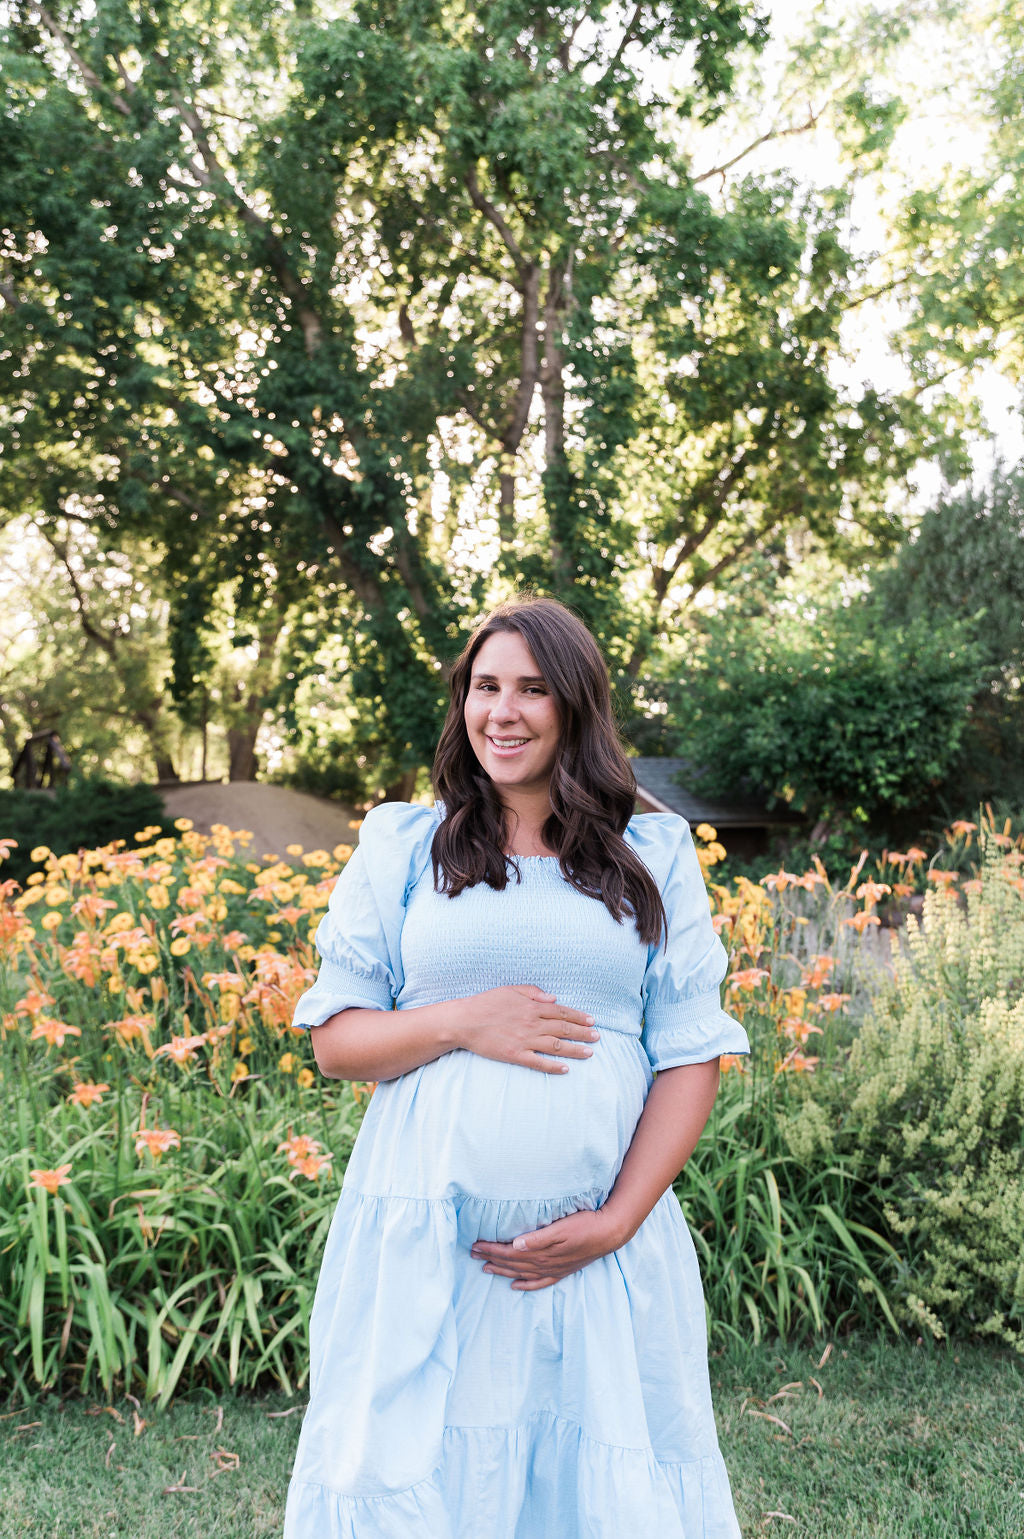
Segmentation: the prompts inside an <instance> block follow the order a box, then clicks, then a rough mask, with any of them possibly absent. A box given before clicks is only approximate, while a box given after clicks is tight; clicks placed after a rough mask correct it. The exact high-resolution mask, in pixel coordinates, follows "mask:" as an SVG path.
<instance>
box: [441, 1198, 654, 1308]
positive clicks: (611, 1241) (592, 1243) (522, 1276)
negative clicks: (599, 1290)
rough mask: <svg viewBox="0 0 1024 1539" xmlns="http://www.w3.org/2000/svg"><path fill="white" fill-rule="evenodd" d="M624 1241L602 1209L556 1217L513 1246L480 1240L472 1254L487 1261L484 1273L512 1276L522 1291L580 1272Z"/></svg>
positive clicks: (519, 1237) (513, 1284)
mask: <svg viewBox="0 0 1024 1539" xmlns="http://www.w3.org/2000/svg"><path fill="white" fill-rule="evenodd" d="M622 1243H623V1240H622V1236H621V1235H620V1234H619V1233H618V1232H617V1230H616V1229H614V1228H613V1225H612V1223H611V1220H610V1219H609V1218H608V1217H607V1216H606V1215H605V1214H604V1213H603V1212H602V1210H601V1209H600V1208H599V1209H598V1210H597V1212H596V1213H595V1212H590V1211H581V1212H579V1213H570V1214H568V1215H567V1217H565V1218H557V1219H556V1220H555V1222H554V1223H553V1224H546V1225H545V1226H544V1228H543V1229H534V1230H531V1231H530V1232H529V1233H528V1234H521V1235H518V1236H517V1237H516V1239H514V1240H513V1241H512V1243H511V1244H510V1245H502V1244H499V1243H498V1242H497V1241H495V1240H477V1242H476V1244H475V1245H474V1246H473V1248H472V1251H471V1255H472V1256H473V1257H474V1258H475V1259H476V1260H477V1261H483V1262H485V1263H486V1265H485V1266H484V1271H485V1272H491V1273H493V1274H494V1276H496V1277H510V1278H511V1279H512V1286H513V1288H516V1289H518V1290H519V1291H520V1292H522V1293H528V1292H531V1291H532V1290H533V1289H535V1288H550V1287H551V1286H552V1284H553V1283H556V1282H561V1280H562V1278H563V1277H568V1276H569V1274H570V1273H571V1272H578V1271H580V1270H581V1268H582V1267H585V1266H587V1265H588V1264H589V1263H590V1262H591V1261H597V1260H598V1258H599V1257H600V1256H607V1255H610V1254H611V1252H612V1251H613V1250H618V1248H619V1246H620V1245H621V1244H622Z"/></svg>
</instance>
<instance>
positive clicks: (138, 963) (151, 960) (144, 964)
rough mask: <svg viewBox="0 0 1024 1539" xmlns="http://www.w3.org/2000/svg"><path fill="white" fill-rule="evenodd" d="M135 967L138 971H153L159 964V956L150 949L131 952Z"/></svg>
mask: <svg viewBox="0 0 1024 1539" xmlns="http://www.w3.org/2000/svg"><path fill="white" fill-rule="evenodd" d="M132 960H134V962H135V967H136V968H137V970H138V971H139V972H140V973H155V972H156V970H157V968H158V967H159V966H160V958H159V957H158V956H155V955H154V953H153V952H152V951H143V952H139V953H135V954H133V958H132Z"/></svg>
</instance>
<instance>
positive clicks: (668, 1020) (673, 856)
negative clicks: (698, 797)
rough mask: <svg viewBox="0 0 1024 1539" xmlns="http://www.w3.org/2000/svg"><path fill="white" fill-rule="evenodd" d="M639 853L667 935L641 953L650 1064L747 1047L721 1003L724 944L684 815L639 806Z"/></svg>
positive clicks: (674, 1063) (671, 1064) (635, 826)
mask: <svg viewBox="0 0 1024 1539" xmlns="http://www.w3.org/2000/svg"><path fill="white" fill-rule="evenodd" d="M630 831H631V832H632V833H633V835H634V838H633V842H634V845H635V847H636V848H637V853H638V854H639V855H640V857H641V859H642V860H644V862H645V864H647V866H648V867H649V869H650V870H651V872H652V874H653V875H654V877H655V879H656V880H657V882H658V887H659V890H660V892H661V897H662V902H663V903H664V905H665V913H666V916H667V918H668V938H667V940H665V941H663V943H662V944H660V945H658V946H651V947H649V948H648V953H647V969H646V972H645V974H644V981H643V991H642V993H643V1010H644V1024H643V1031H642V1034H641V1041H642V1043H643V1046H644V1049H645V1051H646V1053H647V1056H648V1058H649V1059H650V1062H651V1067H652V1068H653V1069H655V1070H660V1069H675V1068H679V1067H680V1066H681V1065H683V1064H688V1063H704V1062H706V1061H707V1060H708V1059H710V1058H716V1057H718V1056H719V1054H721V1053H748V1052H749V1051H750V1044H749V1042H748V1041H747V1034H746V1032H745V1031H744V1030H743V1027H742V1026H740V1025H739V1023H738V1022H737V1021H734V1020H733V1019H732V1017H731V1016H730V1015H727V1014H726V1012H725V1011H724V1010H723V1009H722V1005H721V992H720V991H721V984H722V979H723V978H724V977H725V972H726V968H727V966H728V958H727V956H726V951H725V947H724V946H723V945H722V942H721V940H720V939H719V937H718V935H717V934H716V933H715V928H714V925H713V924H712V922H711V909H710V905H709V903H708V893H707V887H706V886H705V883H704V874H703V872H702V871H701V868H700V863H699V861H698V860H697V851H696V849H695V847H694V843H693V838H692V836H691V834H690V828H689V824H688V823H687V822H686V820H685V818H681V817H678V816H677V815H676V814H675V813H644V814H642V815H640V816H639V817H637V818H634V819H633V820H632V821H631V824H630Z"/></svg>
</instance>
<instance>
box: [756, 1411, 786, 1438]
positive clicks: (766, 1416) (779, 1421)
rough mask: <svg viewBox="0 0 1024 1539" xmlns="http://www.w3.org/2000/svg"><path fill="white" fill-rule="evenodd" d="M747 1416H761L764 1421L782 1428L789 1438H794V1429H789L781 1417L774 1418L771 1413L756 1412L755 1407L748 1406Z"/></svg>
mask: <svg viewBox="0 0 1024 1539" xmlns="http://www.w3.org/2000/svg"><path fill="white" fill-rule="evenodd" d="M747 1415H748V1416H760V1417H761V1419H762V1421H770V1422H772V1423H774V1425H775V1426H776V1427H781V1428H782V1430H783V1432H784V1433H785V1434H786V1436H787V1437H792V1436H793V1429H792V1427H787V1426H786V1423H785V1422H784V1421H783V1420H782V1418H781V1417H779V1416H773V1415H772V1414H771V1412H770V1411H755V1410H754V1408H753V1406H748V1407H747Z"/></svg>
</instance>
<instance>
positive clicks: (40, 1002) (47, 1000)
mask: <svg viewBox="0 0 1024 1539" xmlns="http://www.w3.org/2000/svg"><path fill="white" fill-rule="evenodd" d="M52 1004H53V995H52V994H48V993H47V992H46V990H45V989H29V991H28V993H27V994H23V995H22V997H21V998H20V999H19V1000H18V1003H17V1004H16V1005H15V1007H14V1013H15V1015H38V1014H39V1013H40V1011H42V1010H45V1009H46V1007H47V1005H52Z"/></svg>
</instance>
